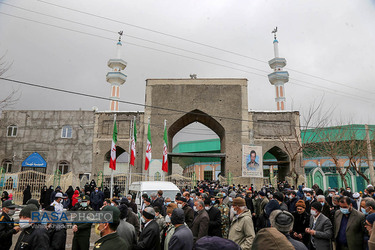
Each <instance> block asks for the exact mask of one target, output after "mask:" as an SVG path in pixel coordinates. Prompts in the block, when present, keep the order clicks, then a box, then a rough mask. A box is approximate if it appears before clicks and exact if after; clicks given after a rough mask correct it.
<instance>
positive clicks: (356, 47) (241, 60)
mask: <svg viewBox="0 0 375 250" xmlns="http://www.w3.org/2000/svg"><path fill="white" fill-rule="evenodd" d="M8 4H10V5H13V6H17V7H19V8H15V7H13V6H9V5H8ZM51 4H57V5H60V6H63V7H66V8H69V9H66V8H62V7H58V6H55V5H51ZM20 8H25V9H27V10H32V11H36V12H40V13H42V14H46V15H50V17H49V16H45V15H41V14H37V13H32V12H29V11H26V10H23V9H20ZM73 10H76V11H73ZM77 11H83V12H87V13H91V14H94V15H98V16H102V17H105V18H107V19H104V18H99V17H94V16H89V15H86V14H84V13H82V12H81V13H80V12H77ZM5 14H8V15H5ZM9 15H13V16H9ZM51 16H52V17H51ZM17 17H21V18H24V19H20V18H17ZM53 17H58V18H63V19H67V20H71V21H74V22H79V23H83V24H85V25H80V24H77V23H75V24H74V23H71V22H68V21H64V20H59V19H56V18H53ZM25 19H28V20H25ZM108 19H113V20H117V21H119V22H115V21H111V20H108ZM29 20H34V21H37V22H40V23H36V22H31V21H29ZM121 22H122V23H121ZM41 23H47V24H49V25H53V26H59V27H63V28H65V29H70V30H75V31H79V32H80V33H78V32H73V31H68V30H64V29H61V28H58V27H52V26H47V25H44V24H41ZM125 23H127V24H130V25H132V26H130V25H126V24H125ZM374 23H375V1H374V0H362V1H350V0H337V1H326V0H321V1H317V0H314V1H298V0H295V1H264V0H263V1H255V0H252V1H249V0H244V1H239V0H236V1H234V0H233V1H220V0H215V1H213V0H212V1H204V0H197V1H141V0H137V1H125V0H118V1H109V0H108V1H97V0H95V1H94V0H90V1H77V0H74V1H73V0H64V1H57V0H43V1H38V0H27V1H26V0H23V1H20V0H13V1H0V34H1V36H0V53H1V54H5V59H6V61H7V62H12V63H13V64H12V67H11V69H10V70H9V71H8V72H7V73H6V74H5V77H8V78H11V79H15V80H20V81H27V82H32V83H36V84H42V85H46V86H50V87H56V88H63V89H66V90H72V91H78V92H84V93H88V94H92V95H98V96H103V97H108V96H109V94H110V85H109V84H108V83H107V82H106V80H105V75H106V73H107V72H108V70H109V68H108V67H107V61H108V59H109V58H111V57H113V56H114V55H115V49H116V39H117V37H118V36H117V34H116V33H117V31H119V30H124V34H125V36H124V38H123V50H122V55H123V59H124V60H125V61H127V63H128V67H127V68H126V69H125V72H124V73H125V74H127V76H128V78H127V81H126V83H125V84H124V85H123V86H122V87H121V100H124V101H131V102H137V103H144V100H145V96H144V94H145V84H146V83H145V80H146V79H150V78H188V77H189V75H190V74H192V73H195V74H197V76H198V78H247V79H248V83H249V85H248V92H249V93H248V96H249V110H275V109H276V104H275V101H274V98H275V90H274V87H273V86H272V85H271V84H270V83H269V81H268V78H267V74H268V73H271V72H272V71H271V69H270V68H269V66H268V64H267V63H266V62H267V61H268V60H270V59H272V58H273V57H274V55H273V44H272V41H273V36H272V34H271V31H272V29H273V28H274V27H275V26H278V40H279V48H280V56H281V57H285V58H286V60H287V63H288V65H287V68H288V70H289V74H290V82H289V83H287V84H286V85H285V88H286V100H287V108H288V109H294V110H304V109H307V108H308V107H309V106H311V105H312V103H313V102H314V101H319V100H320V99H321V98H323V99H324V103H325V104H324V105H325V108H331V107H333V108H335V113H334V118H335V119H337V120H344V121H345V120H348V121H349V120H350V121H351V122H355V123H372V124H375V115H374V113H373V111H374V107H375V100H374V96H375V82H374V79H375V57H374V54H375V32H374ZM89 26H90V27H89ZM136 26H139V27H142V28H143V29H142V28H137V27H136ZM106 30H108V31H106ZM153 31H157V32H153ZM162 33H165V34H169V35H170V36H167V35H163V34H162ZM88 34H91V35H88ZM131 36H132V37H133V38H132V37H131ZM172 36H175V37H172ZM134 37H138V38H141V39H143V40H140V39H135V38H134ZM176 37H181V38H184V39H187V40H191V41H195V42H197V43H202V44H206V45H209V46H211V48H210V47H208V46H202V45H198V44H197V43H191V42H188V41H186V40H181V39H177V38H176ZM145 40H149V41H152V42H148V41H145ZM153 42H154V43H153ZM156 43H159V44H156ZM160 44H165V45H168V46H173V47H177V48H180V49H183V50H184V51H183V50H178V49H176V48H171V47H167V46H163V45H160ZM142 46H144V47H142ZM145 47H148V48H145ZM212 47H216V48H220V49H221V50H218V49H214V48H212ZM158 50H163V51H165V52H161V51H158ZM187 50H188V51H192V52H194V53H198V54H200V55H198V54H193V53H191V52H188V51H187ZM224 50H225V51H227V52H225V51H224ZM228 51H229V52H233V53H229V52H228ZM166 52H168V53H166ZM171 53H175V54H178V55H179V56H177V55H173V54H171ZM240 55H243V56H240ZM210 57H211V58H210ZM212 57H215V58H217V59H214V58H212ZM192 58H195V59H198V60H194V59H192ZM199 60H203V61H206V62H202V61H199ZM207 62H211V63H207ZM220 65H223V66H225V67H223V66H220ZM323 79H325V80H323ZM0 87H1V91H0V100H1V99H2V98H4V97H5V96H6V95H7V94H8V93H9V92H10V91H11V90H12V88H15V89H17V88H19V94H20V99H19V101H18V102H17V103H16V104H15V105H14V106H13V108H14V109H39V110H43V109H57V110H62V109H64V110H77V109H80V108H82V109H84V110H91V109H92V107H93V106H96V107H98V108H99V110H100V111H104V110H108V108H109V101H103V100H97V99H90V98H84V97H79V96H73V95H69V94H63V93H58V92H53V91H50V90H42V89H38V88H33V87H28V86H19V85H16V84H11V83H9V82H6V81H3V80H0ZM309 87H311V88H309ZM312 88H313V89H312ZM120 110H121V111H135V110H143V108H142V107H138V106H131V105H125V104H120Z"/></svg>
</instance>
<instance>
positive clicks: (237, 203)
mask: <svg viewBox="0 0 375 250" xmlns="http://www.w3.org/2000/svg"><path fill="white" fill-rule="evenodd" d="M232 206H239V207H243V206H246V203H245V200H244V199H242V198H241V197H237V198H234V199H233V202H232Z"/></svg>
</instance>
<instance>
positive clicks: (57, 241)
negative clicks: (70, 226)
mask: <svg viewBox="0 0 375 250" xmlns="http://www.w3.org/2000/svg"><path fill="white" fill-rule="evenodd" d="M64 198H66V197H65V196H64V195H63V194H62V193H56V195H55V201H54V202H52V204H51V207H53V209H54V211H55V212H57V213H58V214H61V213H62V212H63V211H64V207H63V205H62V200H63V199H64ZM49 231H50V233H51V248H50V249H53V250H59V249H61V250H64V249H65V243H66V227H65V224H64V223H53V224H52V227H51V228H50V229H49Z"/></svg>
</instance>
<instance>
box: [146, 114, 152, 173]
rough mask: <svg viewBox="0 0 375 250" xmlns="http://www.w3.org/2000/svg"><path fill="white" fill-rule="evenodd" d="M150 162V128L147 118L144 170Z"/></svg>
mask: <svg viewBox="0 0 375 250" xmlns="http://www.w3.org/2000/svg"><path fill="white" fill-rule="evenodd" d="M150 162H151V129H150V120H148V132H147V147H146V162H145V170H148V166H149V165H150Z"/></svg>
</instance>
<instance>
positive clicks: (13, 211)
mask: <svg viewBox="0 0 375 250" xmlns="http://www.w3.org/2000/svg"><path fill="white" fill-rule="evenodd" d="M15 212H16V210H15V209H9V212H8V213H7V215H9V216H13V215H14V213H15Z"/></svg>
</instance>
